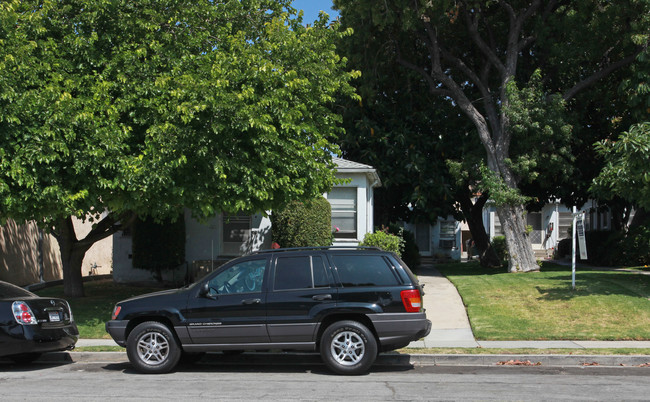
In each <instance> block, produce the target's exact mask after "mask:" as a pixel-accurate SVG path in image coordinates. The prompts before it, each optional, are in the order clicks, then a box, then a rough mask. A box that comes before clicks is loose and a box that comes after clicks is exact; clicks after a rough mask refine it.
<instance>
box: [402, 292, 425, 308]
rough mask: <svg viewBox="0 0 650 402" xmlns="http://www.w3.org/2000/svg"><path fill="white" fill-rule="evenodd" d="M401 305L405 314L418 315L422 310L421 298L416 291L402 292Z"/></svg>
mask: <svg viewBox="0 0 650 402" xmlns="http://www.w3.org/2000/svg"><path fill="white" fill-rule="evenodd" d="M400 295H401V296H402V303H404V308H405V309H406V312H407V313H419V312H420V309H421V308H422V296H420V291H419V290H418V289H413V290H402V292H401V293H400Z"/></svg>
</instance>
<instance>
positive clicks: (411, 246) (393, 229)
mask: <svg viewBox="0 0 650 402" xmlns="http://www.w3.org/2000/svg"><path fill="white" fill-rule="evenodd" d="M388 232H389V233H390V234H394V235H395V236H399V237H402V238H403V239H404V250H403V251H402V256H401V258H402V260H404V262H405V263H406V265H408V266H409V268H411V269H412V270H416V269H417V268H418V267H419V266H420V249H419V248H418V245H417V243H416V242H415V235H414V234H413V232H410V231H408V230H404V228H403V227H401V226H399V225H398V224H396V223H391V224H390V225H388Z"/></svg>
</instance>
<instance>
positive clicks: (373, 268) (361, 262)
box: [333, 255, 399, 287]
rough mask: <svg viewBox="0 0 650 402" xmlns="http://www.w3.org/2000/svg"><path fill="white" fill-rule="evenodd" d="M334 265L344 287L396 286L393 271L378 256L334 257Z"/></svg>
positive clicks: (396, 281) (396, 282)
mask: <svg viewBox="0 0 650 402" xmlns="http://www.w3.org/2000/svg"><path fill="white" fill-rule="evenodd" d="M333 259H334V264H335V265H336V270H337V271H338V273H339V279H340V280H341V284H342V285H343V286H344V287H352V286H387V285H397V284H399V281H398V279H397V277H396V276H395V274H394V273H393V269H392V268H391V267H390V266H389V265H388V264H387V263H386V260H384V258H383V257H382V256H379V255H334V256H333Z"/></svg>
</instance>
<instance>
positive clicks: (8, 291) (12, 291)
mask: <svg viewBox="0 0 650 402" xmlns="http://www.w3.org/2000/svg"><path fill="white" fill-rule="evenodd" d="M33 296H35V295H34V294H33V293H31V292H28V291H27V290H25V289H23V288H19V287H18V286H16V285H12V284H11V283H7V282H0V299H11V298H14V297H33Z"/></svg>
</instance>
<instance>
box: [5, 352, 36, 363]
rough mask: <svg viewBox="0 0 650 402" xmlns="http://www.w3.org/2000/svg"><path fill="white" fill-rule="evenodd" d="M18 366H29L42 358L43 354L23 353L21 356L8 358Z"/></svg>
mask: <svg viewBox="0 0 650 402" xmlns="http://www.w3.org/2000/svg"><path fill="white" fill-rule="evenodd" d="M7 357H8V358H9V359H11V360H12V361H13V362H14V363H16V364H29V363H31V362H33V361H34V360H36V359H38V358H39V357H41V353H21V354H19V355H13V356H7Z"/></svg>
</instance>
